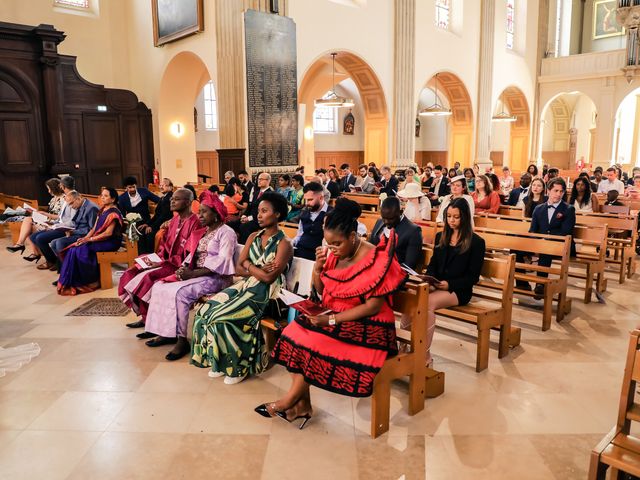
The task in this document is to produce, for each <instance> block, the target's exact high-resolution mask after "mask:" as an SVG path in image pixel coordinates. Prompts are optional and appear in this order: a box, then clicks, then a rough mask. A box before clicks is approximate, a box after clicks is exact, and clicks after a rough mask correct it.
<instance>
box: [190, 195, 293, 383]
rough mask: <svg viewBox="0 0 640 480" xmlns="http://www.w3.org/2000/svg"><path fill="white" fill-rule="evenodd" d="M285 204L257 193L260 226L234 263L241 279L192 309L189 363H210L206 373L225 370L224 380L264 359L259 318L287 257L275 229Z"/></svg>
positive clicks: (259, 366) (258, 366) (276, 289)
mask: <svg viewBox="0 0 640 480" xmlns="http://www.w3.org/2000/svg"><path fill="white" fill-rule="evenodd" d="M287 209H288V208H287V201H286V199H285V198H284V197H283V196H282V195H280V194H279V193H275V192H265V193H264V194H262V197H261V201H260V205H259V206H258V224H259V225H260V229H261V230H259V231H258V232H256V233H253V234H251V236H250V237H249V239H248V240H247V243H246V244H245V246H244V248H243V249H242V253H241V254H240V258H239V259H238V263H237V265H236V275H239V276H242V277H244V278H243V279H242V280H240V281H239V282H237V283H235V284H234V285H232V286H230V287H229V288H226V289H224V290H222V291H221V292H220V293H218V294H216V295H215V296H213V297H212V298H211V299H210V300H208V301H207V302H206V303H205V304H204V305H203V306H202V307H200V309H199V310H198V313H196V318H195V322H194V324H193V340H192V348H191V354H192V355H191V363H192V364H194V365H196V366H198V367H202V368H208V367H211V371H210V372H209V376H210V377H222V376H225V375H226V377H225V379H224V383H226V384H228V385H232V384H234V383H239V382H241V381H242V380H244V379H245V378H246V377H247V375H249V374H258V373H261V372H262V370H263V369H264V367H265V366H266V363H267V361H268V356H269V352H268V351H267V349H266V346H265V345H264V341H263V338H262V332H261V330H260V319H261V318H262V316H263V313H264V310H265V308H266V307H267V305H268V303H269V300H270V299H272V298H276V297H277V296H278V293H280V288H281V286H282V284H283V283H284V275H283V274H284V272H285V270H286V268H287V267H288V265H289V262H290V261H291V258H292V257H293V247H292V246H291V243H290V242H289V239H287V238H286V237H285V235H284V232H283V231H282V230H279V229H278V223H279V222H280V221H282V220H284V219H285V218H286V216H287Z"/></svg>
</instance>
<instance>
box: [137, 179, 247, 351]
mask: <svg viewBox="0 0 640 480" xmlns="http://www.w3.org/2000/svg"><path fill="white" fill-rule="evenodd" d="M226 217H227V209H226V208H225V206H224V205H223V204H222V201H221V200H220V199H219V198H218V196H217V195H216V194H214V193H211V192H210V191H208V190H205V191H204V192H202V195H201V196H200V213H199V214H198V218H199V219H200V224H201V225H202V227H203V228H202V229H199V230H196V231H194V232H193V233H192V234H191V237H190V238H189V241H188V243H187V251H188V252H189V255H188V256H187V258H186V259H185V260H184V263H183V264H182V266H181V267H180V268H179V269H178V270H177V271H176V273H175V275H170V276H168V277H167V278H165V279H163V280H161V281H159V282H157V283H156V284H155V285H154V286H153V288H152V289H151V299H150V301H149V311H148V313H147V322H146V325H145V328H146V331H147V332H151V333H154V334H156V335H158V336H157V337H156V338H154V339H151V340H149V341H147V342H146V343H147V345H148V346H149V347H159V346H161V345H168V344H175V347H174V348H173V350H171V351H170V352H169V353H168V354H167V356H166V357H165V358H166V359H167V360H170V361H173V360H178V359H179V358H182V357H183V356H185V355H186V354H187V353H189V351H190V350H191V345H190V343H189V341H188V340H187V324H188V323H189V309H190V308H191V305H193V304H194V303H195V302H196V300H198V299H199V298H200V297H201V296H203V295H210V294H212V293H217V292H219V291H220V290H223V289H225V288H226V287H228V286H229V285H231V282H232V280H233V275H234V274H235V264H234V259H233V257H234V254H235V250H236V246H237V244H238V240H237V236H236V233H235V232H234V231H233V229H231V227H229V226H227V225H225V223H224V221H225V220H226Z"/></svg>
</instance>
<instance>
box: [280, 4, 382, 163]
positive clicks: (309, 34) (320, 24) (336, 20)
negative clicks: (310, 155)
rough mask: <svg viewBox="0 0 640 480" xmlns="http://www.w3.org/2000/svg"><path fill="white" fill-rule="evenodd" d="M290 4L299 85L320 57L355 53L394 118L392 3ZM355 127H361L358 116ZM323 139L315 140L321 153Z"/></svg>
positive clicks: (316, 138)
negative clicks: (374, 78)
mask: <svg viewBox="0 0 640 480" xmlns="http://www.w3.org/2000/svg"><path fill="white" fill-rule="evenodd" d="M289 2H290V3H289V12H288V13H289V16H290V17H292V18H293V20H294V21H295V22H296V25H297V48H298V86H299V85H300V82H301V81H302V79H303V78H304V75H305V73H306V71H307V69H308V68H309V67H310V66H311V65H312V64H313V63H314V62H315V61H316V60H318V58H320V57H321V56H324V55H326V54H327V53H329V52H332V51H349V52H353V53H355V54H356V55H358V56H359V57H361V58H362V59H363V60H364V61H366V62H367V64H369V66H370V67H371V69H372V70H373V71H374V72H375V74H376V76H377V77H378V80H379V81H380V84H381V85H382V89H383V91H384V95H385V100H386V104H387V111H388V112H389V118H391V117H392V115H391V113H392V112H393V2H391V1H389V0H368V1H367V2H358V3H359V6H350V5H343V4H338V3H334V2H330V1H328V0H313V1H309V0H289ZM389 122H390V121H389ZM360 125H362V121H360ZM356 128H358V117H357V116H356ZM389 131H391V128H390V129H389ZM320 136H321V135H317V136H315V138H314V143H315V144H316V148H315V149H316V150H318V146H317V142H318V137H320ZM320 141H321V142H322V140H320ZM388 144H389V151H388V156H389V158H391V146H392V142H391V141H389V142H388ZM358 149H359V150H362V149H363V148H358ZM330 150H333V149H330Z"/></svg>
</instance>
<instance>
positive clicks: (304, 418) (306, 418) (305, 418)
mask: <svg viewBox="0 0 640 480" xmlns="http://www.w3.org/2000/svg"><path fill="white" fill-rule="evenodd" d="M276 415H277V416H279V417H280V418H282V419H283V420H286V421H287V422H288V423H293V422H295V421H296V420H298V419H299V418H302V423H300V426H299V427H298V428H299V429H300V430H302V429H303V428H304V426H305V425H306V424H307V422H308V421H309V420H311V414H310V413H305V414H304V415H298V416H297V417H296V418H294V419H292V420H289V419H288V418H287V414H286V413H285V412H276Z"/></svg>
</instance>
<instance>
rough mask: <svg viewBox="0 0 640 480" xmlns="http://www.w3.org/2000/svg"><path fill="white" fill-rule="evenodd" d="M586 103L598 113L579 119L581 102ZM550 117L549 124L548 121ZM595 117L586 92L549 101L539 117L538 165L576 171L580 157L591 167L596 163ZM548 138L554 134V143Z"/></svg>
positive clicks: (592, 105) (560, 94) (569, 93)
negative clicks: (548, 147)
mask: <svg viewBox="0 0 640 480" xmlns="http://www.w3.org/2000/svg"><path fill="white" fill-rule="evenodd" d="M583 101H584V102H586V104H587V105H588V106H589V107H590V108H591V110H592V111H593V112H594V113H595V115H594V117H593V118H583V117H580V118H577V117H576V111H577V110H578V108H577V107H578V105H579V102H583ZM582 105H584V103H582ZM549 114H551V118H552V121H551V122H550V123H549V122H548V121H547V116H548V115H549ZM596 117H597V110H596V106H595V102H594V101H593V100H592V99H591V97H590V96H589V95H587V94H585V93H584V92H581V91H572V92H561V93H558V94H556V95H554V96H553V97H552V98H550V99H549V101H548V102H547V103H546V104H545V106H544V107H543V108H542V110H541V114H540V119H541V122H540V134H539V145H538V164H539V166H542V164H543V163H547V164H549V165H551V166H553V167H558V168H561V169H574V168H575V162H576V160H578V158H579V157H584V161H585V164H586V165H591V164H592V162H593V161H594V160H595V159H594V152H595V146H596V145H595V139H596ZM574 124H575V129H574ZM549 135H552V141H551V143H549V139H548V136H549ZM545 145H546V146H549V145H551V146H552V149H551V150H545V148H544V147H545Z"/></svg>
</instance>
